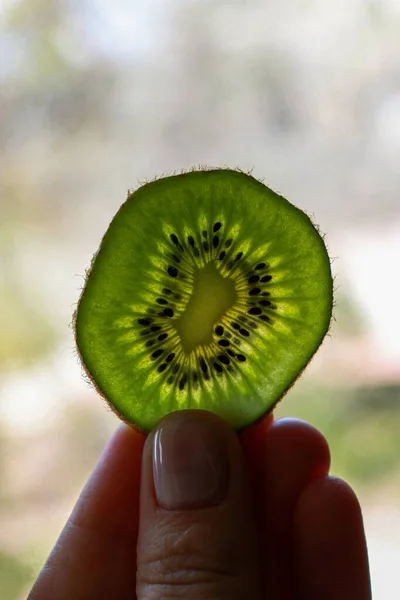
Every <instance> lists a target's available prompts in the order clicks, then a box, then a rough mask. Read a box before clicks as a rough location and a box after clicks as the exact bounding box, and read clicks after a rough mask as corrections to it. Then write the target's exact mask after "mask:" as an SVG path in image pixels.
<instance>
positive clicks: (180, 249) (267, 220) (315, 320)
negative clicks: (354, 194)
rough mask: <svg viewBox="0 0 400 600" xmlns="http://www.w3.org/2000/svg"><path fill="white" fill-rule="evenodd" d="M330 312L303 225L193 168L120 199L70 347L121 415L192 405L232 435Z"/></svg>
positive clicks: (258, 192) (289, 377)
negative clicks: (209, 413) (217, 418)
mask: <svg viewBox="0 0 400 600" xmlns="http://www.w3.org/2000/svg"><path fill="white" fill-rule="evenodd" d="M331 312H332V276H331V270H330V260H329V257H328V254H327V251H326V248H325V244H324V242H323V240H322V238H321V236H320V235H319V233H318V231H317V229H316V228H315V227H314V225H313V224H312V222H311V221H310V219H309V218H308V217H307V216H306V215H305V214H304V213H303V212H302V211H301V210H299V209H298V208H296V207H294V206H293V205H292V204H290V203H289V202H288V201H287V200H285V199H284V198H282V197H281V196H278V195H277V194H276V193H274V192H273V191H272V190H270V189H269V188H268V187H266V186H265V185H263V184H262V183H260V182H259V181H257V180H256V179H254V178H253V177H251V176H249V175H246V174H244V173H242V172H240V171H233V170H225V169H221V170H201V171H192V172H189V173H185V174H182V175H176V176H172V177H166V178H163V179H159V180H156V181H153V182H151V183H147V184H145V185H143V186H142V187H141V188H139V189H138V190H137V191H135V192H134V193H131V194H129V195H128V198H127V200H126V202H125V203H124V204H123V205H122V207H121V208H120V210H119V211H118V213H117V214H116V215H115V217H114V219H113V220H112V222H111V224H110V226H109V228H108V230H107V232H106V234H105V236H104V238H103V240H102V242H101V245H100V248H99V250H98V252H97V253H96V255H95V257H94V259H93V261H92V265H91V268H90V270H89V272H88V275H87V278H86V283H85V286H84V289H83V293H82V296H81V298H80V301H79V305H78V309H77V312H76V315H75V326H76V341H77V346H78V351H79V354H80V356H81V358H82V361H83V364H84V367H85V369H86V371H87V373H88V375H89V377H90V379H91V380H92V382H93V383H94V384H95V386H96V387H97V389H98V390H99V391H100V393H101V394H102V395H103V396H104V397H105V398H106V399H107V401H108V403H109V404H110V406H111V407H112V409H113V410H114V411H115V412H117V413H118V414H119V416H120V417H121V418H122V419H124V420H125V421H127V422H130V423H133V424H135V425H136V426H137V427H139V428H140V429H142V430H149V429H151V428H152V427H153V426H154V425H155V424H156V423H157V422H158V421H159V419H160V418H161V417H163V416H164V415H165V414H167V413H169V412H172V411H175V410H181V409H188V408H197V409H204V410H209V411H213V412H215V413H217V414H219V415H220V416H221V417H223V418H224V419H226V420H227V421H228V422H229V423H230V424H231V425H232V427H234V428H236V429H239V428H241V427H244V426H245V425H247V424H249V423H251V422H253V421H255V420H256V419H258V418H259V417H261V416H262V415H263V414H264V413H266V412H268V411H270V410H271V409H272V408H273V406H274V405H275V404H276V403H277V401H278V400H279V399H280V398H281V397H282V395H283V394H284V392H285V391H286V390H287V389H288V388H289V387H290V386H291V385H292V383H293V382H294V381H295V380H296V378H297V377H298V375H299V374H300V373H301V371H302V370H303V369H304V368H305V366H306V365H307V363H308V362H309V360H310V358H311V357H312V356H313V354H314V353H315V351H316V350H317V348H318V346H319V345H320V344H321V341H322V339H323V338H324V336H325V334H326V332H327V330H328V327H329V323H330V319H331Z"/></svg>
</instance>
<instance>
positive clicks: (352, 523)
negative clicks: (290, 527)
mask: <svg viewBox="0 0 400 600" xmlns="http://www.w3.org/2000/svg"><path fill="white" fill-rule="evenodd" d="M294 523H295V547H296V557H297V564H298V566H299V571H298V577H299V582H300V586H301V587H302V589H303V590H304V596H305V597H307V598H310V600H313V599H314V598H315V599H316V598H326V600H337V599H338V598H340V599H341V600H347V599H349V600H350V599H351V600H369V599H370V597H371V590H370V578H369V566H368V555H367V547H366V541H365V534H364V526H363V518H362V512H361V507H360V503H359V501H358V498H357V496H356V494H355V492H354V490H353V489H352V488H351V487H350V486H349V485H348V484H347V483H346V482H345V481H343V480H342V479H339V478H337V477H333V476H328V475H327V476H324V477H321V478H318V479H315V480H314V481H312V482H311V483H310V484H309V485H308V486H307V487H306V488H305V489H304V490H303V491H302V493H301V495H300V497H299V500H298V503H297V507H296V510H295V515H294Z"/></svg>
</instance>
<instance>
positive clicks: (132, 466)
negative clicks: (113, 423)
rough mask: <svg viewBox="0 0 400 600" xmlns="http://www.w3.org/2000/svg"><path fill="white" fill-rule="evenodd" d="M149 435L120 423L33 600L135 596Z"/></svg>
mask: <svg viewBox="0 0 400 600" xmlns="http://www.w3.org/2000/svg"><path fill="white" fill-rule="evenodd" d="M144 441H145V437H144V436H143V435H141V434H139V433H137V432H136V431H134V430H133V429H131V428H130V427H128V426H126V425H122V426H120V427H119V428H118V429H117V431H116V432H115V434H114V435H113V437H112V438H111V440H110V442H109V443H108V445H107V446H106V448H105V450H104V451H103V454H102V455H101V457H100V460H99V462H98V464H97V466H96V468H95V470H94V472H93V474H92V475H91V477H90V479H89V481H88V482H87V484H86V486H85V488H84V489H83V491H82V493H81V495H80V497H79V499H78V502H77V503H76V505H75V508H74V510H73V512H72V514H71V516H70V518H69V519H68V521H67V523H66V525H65V527H64V529H63V531H62V533H61V535H60V537H59V539H58V541H57V543H56V545H55V547H54V549H53V551H52V553H51V555H50V557H49V558H48V560H47V562H46V564H45V566H44V567H43V570H42V572H41V574H40V576H39V578H38V580H37V582H36V584H35V586H34V588H33V589H32V591H31V593H30V595H29V600H47V599H48V600H50V599H53V598H57V599H58V600H72V599H73V600H80V599H82V600H83V599H84V600H92V599H93V600H94V599H96V600H102V599H103V598H104V599H106V598H107V599H108V598H118V599H121V600H123V599H124V598H127V599H128V598H129V599H132V597H134V596H133V595H134V593H135V587H136V581H135V580H136V543H137V534H138V526H139V489H140V466H141V459H142V450H143V445H144Z"/></svg>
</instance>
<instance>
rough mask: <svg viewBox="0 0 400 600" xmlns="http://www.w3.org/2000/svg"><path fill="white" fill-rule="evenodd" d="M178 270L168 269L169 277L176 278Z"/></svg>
mask: <svg viewBox="0 0 400 600" xmlns="http://www.w3.org/2000/svg"><path fill="white" fill-rule="evenodd" d="M178 273H179V272H178V269H176V268H175V267H168V275H170V276H171V277H178Z"/></svg>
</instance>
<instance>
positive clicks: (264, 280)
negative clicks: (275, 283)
mask: <svg viewBox="0 0 400 600" xmlns="http://www.w3.org/2000/svg"><path fill="white" fill-rule="evenodd" d="M271 279H272V277H271V275H264V277H261V279H260V283H266V282H267V281H271Z"/></svg>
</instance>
